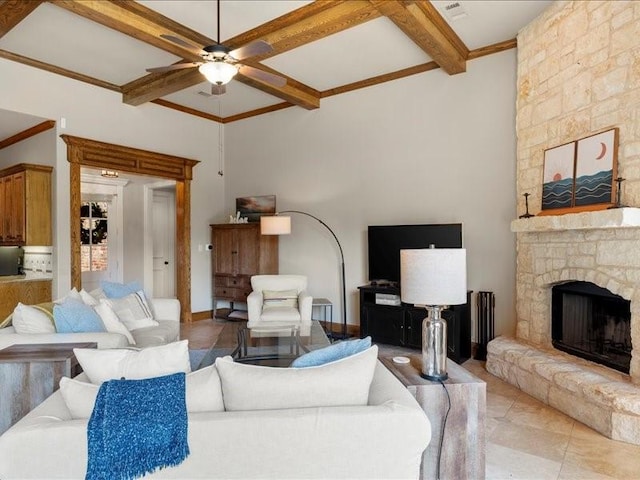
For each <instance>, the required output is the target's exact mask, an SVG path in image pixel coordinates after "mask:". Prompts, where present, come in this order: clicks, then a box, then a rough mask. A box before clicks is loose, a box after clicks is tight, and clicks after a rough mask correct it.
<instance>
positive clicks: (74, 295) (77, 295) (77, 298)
mask: <svg viewBox="0 0 640 480" xmlns="http://www.w3.org/2000/svg"><path fill="white" fill-rule="evenodd" d="M68 299H71V300H75V301H77V302H82V297H81V296H80V292H78V289H77V288H76V287H73V288H72V289H71V290H69V293H67V294H66V295H65V296H64V297H62V298H58V299H56V300H54V301H53V303H56V304H60V303H64V302H65V301H66V300H68Z"/></svg>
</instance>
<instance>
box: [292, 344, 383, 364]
mask: <svg viewBox="0 0 640 480" xmlns="http://www.w3.org/2000/svg"><path fill="white" fill-rule="evenodd" d="M369 347H371V337H365V338H359V339H357V340H346V341H342V342H337V343H334V344H332V345H329V346H328V347H324V348H319V349H318V350H312V351H310V352H309V353H305V354H304V355H301V356H299V357H298V358H296V359H295V360H294V361H293V362H292V363H291V366H292V367H293V368H305V367H317V366H318V365H324V364H325V363H330V362H335V361H336V360H340V359H341V358H346V357H350V356H351V355H355V354H356V353H360V352H364V351H365V350H366V349H368V348H369Z"/></svg>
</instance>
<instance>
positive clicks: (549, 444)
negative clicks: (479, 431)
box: [487, 419, 571, 463]
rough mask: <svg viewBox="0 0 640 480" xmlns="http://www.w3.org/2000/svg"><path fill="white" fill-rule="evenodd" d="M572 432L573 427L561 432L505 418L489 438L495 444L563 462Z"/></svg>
mask: <svg viewBox="0 0 640 480" xmlns="http://www.w3.org/2000/svg"><path fill="white" fill-rule="evenodd" d="M570 432H571V429H569V430H568V431H567V432H566V433H565V434H561V433H557V432H552V431H549V430H546V429H544V428H534V427H532V426H528V425H518V424H515V423H512V422H510V421H508V420H507V419H504V420H503V421H502V422H501V423H500V424H499V425H498V426H496V427H495V428H494V430H493V432H492V433H491V435H489V436H488V437H487V440H488V441H489V442H490V443H493V444H495V445H501V446H503V447H508V448H510V449H512V450H517V451H520V452H524V453H528V454H530V455H534V456H536V457H541V458H545V459H547V460H551V461H553V462H558V463H561V462H562V460H563V459H564V456H565V452H566V450H567V446H568V445H569V440H570V438H571V437H570V435H569V434H570Z"/></svg>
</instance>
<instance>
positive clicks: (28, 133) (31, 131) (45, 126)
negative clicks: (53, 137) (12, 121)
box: [0, 120, 56, 150]
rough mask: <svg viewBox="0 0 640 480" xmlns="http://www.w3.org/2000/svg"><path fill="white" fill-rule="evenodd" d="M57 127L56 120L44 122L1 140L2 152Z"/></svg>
mask: <svg viewBox="0 0 640 480" xmlns="http://www.w3.org/2000/svg"><path fill="white" fill-rule="evenodd" d="M55 126H56V122H55V120H45V121H44V122H42V123H39V124H38V125H35V126H33V127H31V128H27V129H26V130H23V131H22V132H19V133H16V134H15V135H12V136H10V137H8V138H5V139H4V140H0V150H2V149H3V148H7V147H8V146H10V145H13V144H15V143H18V142H21V141H22V140H26V139H27V138H31V137H33V136H34V135H37V134H39V133H42V132H46V131H47V130H49V129H51V128H53V127H55Z"/></svg>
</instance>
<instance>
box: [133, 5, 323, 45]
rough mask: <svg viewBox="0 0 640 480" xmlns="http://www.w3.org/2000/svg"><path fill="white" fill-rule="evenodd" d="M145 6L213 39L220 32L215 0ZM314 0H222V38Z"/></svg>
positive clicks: (232, 35) (225, 38)
mask: <svg viewBox="0 0 640 480" xmlns="http://www.w3.org/2000/svg"><path fill="white" fill-rule="evenodd" d="M140 3H142V4H143V5H145V6H146V7H148V8H151V9H152V10H155V11H156V12H158V13H161V14H162V15H164V16H165V17H169V18H171V19H172V20H175V21H177V22H179V23H181V24H183V25H185V26H187V27H189V28H190V29H192V30H195V31H196V32H199V33H201V34H203V35H206V36H207V37H209V38H211V39H212V40H216V39H217V37H218V33H217V17H218V13H217V5H216V2H215V1H202V0H200V1H197V0H196V1H193V0H142V1H140ZM308 3H311V2H310V1H298V0H295V1H294V0H269V1H266V0H222V2H221V3H220V38H221V40H222V41H223V42H224V41H225V40H227V39H229V38H231V37H235V36H236V35H238V34H240V33H243V32H246V31H247V30H252V29H254V28H256V27H258V26H260V25H262V24H263V23H266V22H269V21H271V20H273V19H274V18H278V17H280V16H282V15H284V14H286V13H289V12H291V11H292V10H296V9H298V8H300V7H302V6H304V5H306V4H308Z"/></svg>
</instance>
